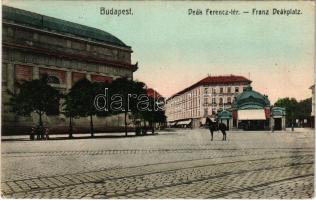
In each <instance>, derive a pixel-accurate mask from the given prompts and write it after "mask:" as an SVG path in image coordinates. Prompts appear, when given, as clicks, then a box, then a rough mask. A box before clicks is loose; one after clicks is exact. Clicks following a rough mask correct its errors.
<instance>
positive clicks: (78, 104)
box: [66, 79, 99, 137]
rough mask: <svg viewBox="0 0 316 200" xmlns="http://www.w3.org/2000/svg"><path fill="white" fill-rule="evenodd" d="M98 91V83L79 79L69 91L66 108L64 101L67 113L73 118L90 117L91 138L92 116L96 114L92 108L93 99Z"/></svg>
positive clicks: (91, 132) (92, 132)
mask: <svg viewBox="0 0 316 200" xmlns="http://www.w3.org/2000/svg"><path fill="white" fill-rule="evenodd" d="M98 89H99V87H98V83H91V82H90V81H89V80H88V79H81V80H79V81H77V82H76V83H75V84H74V85H73V86H72V88H71V89H70V92H69V94H68V96H69V97H68V103H69V104H68V107H67V99H66V109H67V112H71V115H73V116H80V117H87V116H88V117H90V134H91V137H93V135H94V128H93V116H94V115H95V114H96V113H97V111H96V109H95V107H94V98H95V96H96V95H97V92H98ZM69 114H70V113H69Z"/></svg>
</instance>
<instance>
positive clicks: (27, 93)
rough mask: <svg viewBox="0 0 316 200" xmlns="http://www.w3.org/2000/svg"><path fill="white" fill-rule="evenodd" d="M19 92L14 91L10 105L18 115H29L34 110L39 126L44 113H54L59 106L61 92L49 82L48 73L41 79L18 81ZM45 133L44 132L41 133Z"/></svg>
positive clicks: (41, 124) (41, 123)
mask: <svg viewBox="0 0 316 200" xmlns="http://www.w3.org/2000/svg"><path fill="white" fill-rule="evenodd" d="M17 88H18V91H17V93H15V94H14V93H12V92H11V91H9V94H11V98H10V103H9V104H10V105H11V108H12V111H13V112H14V113H16V114H17V115H21V116H29V115H30V114H31V113H32V112H35V113H36V114H37V115H38V126H39V127H42V126H43V120H42V117H43V115H44V114H47V113H53V112H54V111H52V109H53V110H55V108H56V107H58V106H59V100H60V93H59V91H58V90H56V89H55V88H53V87H52V86H50V85H49V84H48V83H47V75H43V77H42V78H41V79H37V80H32V81H23V82H22V83H17ZM41 134H43V133H41Z"/></svg>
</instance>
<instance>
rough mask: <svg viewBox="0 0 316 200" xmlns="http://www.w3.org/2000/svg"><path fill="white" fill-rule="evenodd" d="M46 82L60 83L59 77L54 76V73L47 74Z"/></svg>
mask: <svg viewBox="0 0 316 200" xmlns="http://www.w3.org/2000/svg"><path fill="white" fill-rule="evenodd" d="M47 82H48V83H52V84H60V80H59V78H58V77H57V76H54V75H49V76H48V77H47Z"/></svg>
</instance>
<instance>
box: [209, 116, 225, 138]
mask: <svg viewBox="0 0 316 200" xmlns="http://www.w3.org/2000/svg"><path fill="white" fill-rule="evenodd" d="M206 124H207V125H208V127H209V130H210V133H211V141H213V133H214V131H218V130H220V131H221V132H222V134H223V140H226V130H227V127H226V125H225V124H224V123H218V122H217V121H215V122H213V121H212V120H211V119H210V118H208V117H207V118H206Z"/></svg>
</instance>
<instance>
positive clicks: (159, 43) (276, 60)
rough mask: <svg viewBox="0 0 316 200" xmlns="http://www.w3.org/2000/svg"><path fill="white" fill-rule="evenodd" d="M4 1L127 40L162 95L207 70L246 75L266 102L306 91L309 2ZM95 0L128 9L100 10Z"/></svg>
mask: <svg viewBox="0 0 316 200" xmlns="http://www.w3.org/2000/svg"><path fill="white" fill-rule="evenodd" d="M4 4H5V5H9V6H13V7H16V8H21V9H25V10H29V11H33V12H37V13H40V14H44V15H48V16H52V17H56V18H61V19H64V20H68V21H72V22H76V23H80V24H84V25H87V26H92V27H95V28H99V29H101V30H105V31H107V32H109V33H112V34H113V35H115V36H116V37H118V38H119V39H121V40H122V41H123V42H124V43H126V44H127V45H130V46H132V49H133V51H134V53H133V54H132V62H133V63H135V62H137V61H138V62H139V70H138V71H137V72H135V75H134V76H135V78H136V79H138V80H141V81H143V82H145V83H146V84H147V85H148V86H149V87H153V88H155V89H156V90H157V91H158V92H160V93H161V94H163V95H165V96H166V97H168V96H171V95H172V94H174V93H176V92H178V91H179V90H181V89H183V88H185V87H187V86H190V85H191V84H193V83H195V82H197V81H199V80H200V79H202V78H204V77H206V76H207V75H208V74H210V75H227V74H236V75H243V76H245V77H247V78H250V79H251V80H252V81H253V83H252V85H253V88H254V89H255V90H257V91H259V92H261V93H264V94H267V95H268V96H269V98H270V100H271V101H272V102H275V101H276V100H277V99H278V98H282V97H287V96H289V97H295V98H297V99H298V100H301V99H305V98H308V97H310V96H311V91H310V89H309V87H310V86H311V85H312V84H313V83H314V34H315V33H314V31H315V27H314V24H315V22H314V5H313V2H301V1H299V2H291V1H290V2H289V1H287V2H286V1H281V2H271V1H270V2H254V1H250V2H221V1H217V2H205V1H199V2H190V1H186V2H179V1H177V2H162V1H154V2H148V1H135V2H124V1H120V2H114V1H80V2H78V1H76V2H75V1H32V0H30V1H13V0H4ZM100 7H106V8H115V9H129V8H131V9H132V11H133V15H132V16H120V17H117V16H105V15H100V11H99V10H100ZM190 8H192V9H202V10H205V9H207V8H210V9H212V10H222V9H228V10H230V9H237V10H240V11H250V13H249V14H242V15H239V16H207V15H202V16H189V15H188V9H190ZM253 8H256V9H273V8H277V9H282V8H285V9H300V10H301V11H302V14H301V15H290V16H280V15H279V16H277V15H270V16H254V15H251V11H252V9H253Z"/></svg>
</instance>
